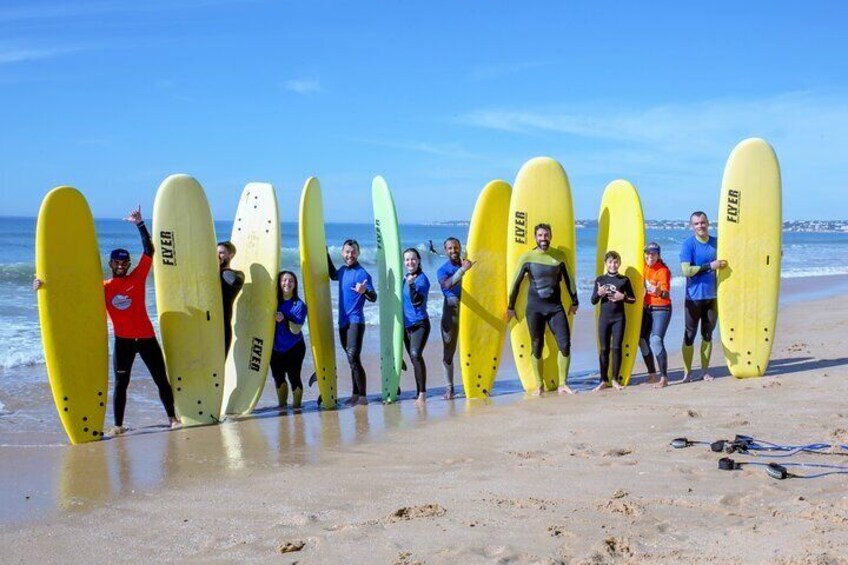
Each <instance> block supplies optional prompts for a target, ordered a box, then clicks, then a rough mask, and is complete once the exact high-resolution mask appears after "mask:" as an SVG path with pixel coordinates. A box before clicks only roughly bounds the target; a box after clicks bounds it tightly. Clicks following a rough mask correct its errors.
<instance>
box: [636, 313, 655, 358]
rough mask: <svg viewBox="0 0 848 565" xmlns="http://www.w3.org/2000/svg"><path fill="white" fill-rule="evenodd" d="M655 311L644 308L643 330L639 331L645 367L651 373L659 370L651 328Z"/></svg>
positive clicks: (640, 347)
mask: <svg viewBox="0 0 848 565" xmlns="http://www.w3.org/2000/svg"><path fill="white" fill-rule="evenodd" d="M652 317H653V312H652V311H651V309H650V308H644V309H642V330H641V331H640V333H639V350H640V351H641V352H642V359H643V360H644V361H645V368H646V369H647V370H648V372H649V373H651V374H654V373H656V372H657V367H656V365H654V354H653V352H652V351H651V328H652V327H653V319H652Z"/></svg>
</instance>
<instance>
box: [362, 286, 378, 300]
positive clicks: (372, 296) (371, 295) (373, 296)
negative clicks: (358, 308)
mask: <svg viewBox="0 0 848 565" xmlns="http://www.w3.org/2000/svg"><path fill="white" fill-rule="evenodd" d="M363 296H365V300H367V301H368V302H377V291H376V290H374V289H371V290H366V291H365V294H364V295H363Z"/></svg>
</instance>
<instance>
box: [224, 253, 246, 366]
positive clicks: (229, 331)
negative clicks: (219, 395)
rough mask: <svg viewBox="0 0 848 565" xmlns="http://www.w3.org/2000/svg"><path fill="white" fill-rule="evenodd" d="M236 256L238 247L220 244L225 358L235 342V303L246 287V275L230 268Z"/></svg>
mask: <svg viewBox="0 0 848 565" xmlns="http://www.w3.org/2000/svg"><path fill="white" fill-rule="evenodd" d="M235 255H236V246H235V245H233V244H232V242H230V241H222V242H220V243H219V244H218V266H219V268H220V272H221V296H222V297H223V299H224V356H226V355H227V354H228V353H229V352H230V343H231V342H232V340H233V323H232V320H233V302H235V300H236V296H238V293H239V292H241V287H243V286H244V273H242V272H241V271H236V270H233V269H231V268H230V261H231V260H232V258H233V257H235Z"/></svg>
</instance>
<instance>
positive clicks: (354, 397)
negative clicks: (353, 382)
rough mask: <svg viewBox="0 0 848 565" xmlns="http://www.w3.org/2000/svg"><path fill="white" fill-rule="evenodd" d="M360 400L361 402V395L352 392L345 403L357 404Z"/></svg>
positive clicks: (349, 404)
mask: <svg viewBox="0 0 848 565" xmlns="http://www.w3.org/2000/svg"><path fill="white" fill-rule="evenodd" d="M358 402H359V395H358V394H351V395H350V398H348V399H347V401H346V402H345V404H347V405H348V406H356V404H357V403H358Z"/></svg>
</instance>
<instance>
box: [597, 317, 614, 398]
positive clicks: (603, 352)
mask: <svg viewBox="0 0 848 565" xmlns="http://www.w3.org/2000/svg"><path fill="white" fill-rule="evenodd" d="M611 338H612V324H611V322H610V321H609V320H608V319H607V318H606V316H604V315H603V313H602V314H601V315H600V316H599V317H598V361H599V365H600V368H601V382H603V383H608V382H609V361H610V339H611Z"/></svg>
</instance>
